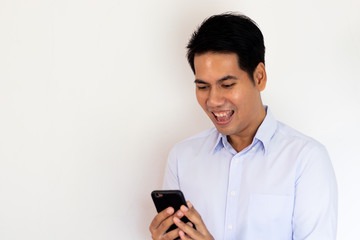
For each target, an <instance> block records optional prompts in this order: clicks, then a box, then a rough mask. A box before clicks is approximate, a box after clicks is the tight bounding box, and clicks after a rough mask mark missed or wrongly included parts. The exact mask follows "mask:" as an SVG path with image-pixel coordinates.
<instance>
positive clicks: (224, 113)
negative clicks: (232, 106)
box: [214, 112, 228, 117]
mask: <svg viewBox="0 0 360 240" xmlns="http://www.w3.org/2000/svg"><path fill="white" fill-rule="evenodd" d="M227 114H228V112H221V113H214V115H215V116H217V117H225V116H226V115H227Z"/></svg>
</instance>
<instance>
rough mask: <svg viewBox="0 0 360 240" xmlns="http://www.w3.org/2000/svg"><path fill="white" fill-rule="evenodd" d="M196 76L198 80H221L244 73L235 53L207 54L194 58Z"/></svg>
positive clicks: (197, 55)
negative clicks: (227, 76)
mask: <svg viewBox="0 0 360 240" xmlns="http://www.w3.org/2000/svg"><path fill="white" fill-rule="evenodd" d="M194 67H195V76H196V78H197V79H203V80H206V79H213V78H215V79H219V78H222V77H224V76H226V75H237V74H240V73H241V72H242V70H241V69H240V67H239V64H238V57H237V55H236V54H235V53H214V52H207V53H203V54H196V55H195V57H194Z"/></svg>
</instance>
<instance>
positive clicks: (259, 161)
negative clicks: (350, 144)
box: [163, 110, 337, 240]
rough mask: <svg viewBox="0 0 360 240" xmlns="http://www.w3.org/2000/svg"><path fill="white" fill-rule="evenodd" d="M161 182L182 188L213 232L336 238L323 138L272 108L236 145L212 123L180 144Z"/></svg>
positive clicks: (234, 237) (263, 238) (251, 237)
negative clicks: (247, 140)
mask: <svg viewBox="0 0 360 240" xmlns="http://www.w3.org/2000/svg"><path fill="white" fill-rule="evenodd" d="M163 188H164V189H180V190H182V192H183V193H184V195H185V198H186V199H187V200H190V201H191V202H192V203H193V205H194V207H195V208H196V209H197V211H198V212H199V213H200V215H201V216H202V219H203V221H204V223H205V225H206V226H207V228H208V230H209V231H210V233H211V234H212V235H213V237H214V238H215V239H216V240H221V239H224V240H300V239H306V240H333V239H336V228H337V185H336V179H335V174H334V171H333V168H332V165H331V162H330V159H329V156H328V154H327V151H326V149H325V148H324V146H323V145H321V144H320V143H318V142H317V141H315V140H313V139H312V138H309V137H307V136H305V135H303V134H301V133H299V132H297V131H296V130H294V129H292V128H290V127H288V126H286V125H284V124H283V123H281V122H278V121H276V120H275V119H274V117H273V116H272V114H271V112H270V111H269V110H267V115H266V117H265V119H264V121H263V122H262V124H261V125H260V127H259V129H258V131H257V133H256V135H255V137H254V139H253V142H252V144H251V145H250V146H248V147H247V148H246V149H244V150H242V151H241V152H236V151H235V150H234V149H233V148H232V146H231V145H230V144H229V142H228V141H227V138H226V136H224V135H222V134H220V133H219V132H218V131H217V130H216V129H215V128H212V129H209V130H207V131H205V132H202V133H200V134H198V135H196V136H193V137H191V138H189V139H187V140H185V141H182V142H180V143H178V144H177V145H175V147H174V148H173V149H172V151H171V152H170V154H169V159H168V164H167V168H166V172H165V179H164V185H163Z"/></svg>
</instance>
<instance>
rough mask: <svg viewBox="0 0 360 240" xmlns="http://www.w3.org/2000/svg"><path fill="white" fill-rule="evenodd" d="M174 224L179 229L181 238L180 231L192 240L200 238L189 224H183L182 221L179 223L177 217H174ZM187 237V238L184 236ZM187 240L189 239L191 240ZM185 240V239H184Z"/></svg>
mask: <svg viewBox="0 0 360 240" xmlns="http://www.w3.org/2000/svg"><path fill="white" fill-rule="evenodd" d="M174 223H175V224H176V226H178V228H179V229H180V231H179V235H180V237H181V231H182V232H184V233H186V234H187V235H188V236H189V237H191V238H193V239H198V238H200V237H201V234H200V233H199V232H198V231H196V230H195V229H194V228H193V227H192V226H190V225H189V224H186V223H184V222H183V221H181V220H180V219H179V218H178V217H174ZM186 237H187V236H186ZM191 238H189V239H191ZM185 239H186V238H185Z"/></svg>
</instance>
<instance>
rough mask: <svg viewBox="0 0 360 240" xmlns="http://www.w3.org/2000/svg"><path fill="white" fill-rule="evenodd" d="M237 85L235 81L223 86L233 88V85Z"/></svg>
mask: <svg viewBox="0 0 360 240" xmlns="http://www.w3.org/2000/svg"><path fill="white" fill-rule="evenodd" d="M234 85H235V83H231V84H223V85H222V86H223V87H224V88H231V87H232V86H234Z"/></svg>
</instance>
